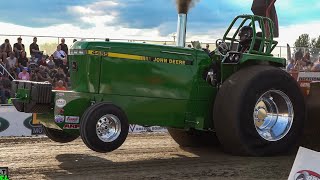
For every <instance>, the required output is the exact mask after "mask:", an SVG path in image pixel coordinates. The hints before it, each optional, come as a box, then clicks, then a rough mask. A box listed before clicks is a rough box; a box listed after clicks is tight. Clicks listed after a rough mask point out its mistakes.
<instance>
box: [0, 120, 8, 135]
mask: <svg viewBox="0 0 320 180" xmlns="http://www.w3.org/2000/svg"><path fill="white" fill-rule="evenodd" d="M9 126H10V123H9V121H7V120H5V119H3V118H0V132H3V131H5V130H6V129H8V128H9Z"/></svg>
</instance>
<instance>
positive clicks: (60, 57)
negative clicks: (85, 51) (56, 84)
mask: <svg viewBox="0 0 320 180" xmlns="http://www.w3.org/2000/svg"><path fill="white" fill-rule="evenodd" d="M53 58H54V61H55V62H54V63H55V64H56V66H58V67H60V66H61V65H62V64H63V61H67V54H66V53H65V52H64V51H62V50H61V46H60V45H58V46H57V50H56V51H55V52H54V53H53Z"/></svg>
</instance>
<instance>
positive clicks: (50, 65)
mask: <svg viewBox="0 0 320 180" xmlns="http://www.w3.org/2000/svg"><path fill="white" fill-rule="evenodd" d="M47 66H48V68H49V69H53V68H54V67H55V64H54V62H53V56H52V55H51V56H50V57H49V61H48V62H47Z"/></svg>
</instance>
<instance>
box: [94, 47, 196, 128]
mask: <svg viewBox="0 0 320 180" xmlns="http://www.w3.org/2000/svg"><path fill="white" fill-rule="evenodd" d="M167 51H170V52H172V51H175V50H173V49H166V48H163V49H161V48H155V47H148V46H142V47H131V48H123V47H112V48H111V50H110V52H108V56H104V57H102V62H101V78H100V79H101V81H100V94H103V95H104V101H108V100H111V101H112V102H113V103H115V104H120V106H121V107H123V108H124V109H125V110H126V113H127V114H128V118H129V121H130V122H132V123H137V124H141V125H165V126H167V125H176V126H179V127H180V126H181V125H182V124H184V119H185V114H186V112H188V109H187V102H188V100H189V99H191V98H192V97H193V96H192V93H196V91H197V90H196V87H195V86H194V84H193V83H194V61H195V55H194V54H192V52H193V51H190V50H189V51H188V52H186V53H185V54H188V55H185V54H183V52H181V54H173V53H167ZM180 51H181V50H180ZM109 98H110V99H109Z"/></svg>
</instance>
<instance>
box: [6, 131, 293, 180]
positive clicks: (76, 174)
mask: <svg viewBox="0 0 320 180" xmlns="http://www.w3.org/2000/svg"><path fill="white" fill-rule="evenodd" d="M0 142H1V145H2V147H1V152H0V155H1V159H0V161H1V162H0V165H1V166H6V167H9V173H10V178H11V179H111V180H113V179H116V180H118V179H130V180H132V179H157V180H158V179H166V180H167V179H213V180H215V179H217V180H224V179H237V180H238V179H287V178H288V175H289V173H290V170H291V167H292V164H293V161H294V158H295V155H291V156H280V157H267V158H248V157H235V156H230V155H226V154H224V153H222V152H221V150H220V149H218V148H216V149H206V150H205V149H187V150H182V149H181V148H179V147H178V145H177V144H175V142H174V141H173V140H172V139H171V138H170V136H168V135H166V134H157V135H151V134H147V135H143V134H140V135H129V137H128V138H127V140H126V142H125V143H124V144H123V145H122V146H121V147H120V149H118V150H116V151H114V152H112V153H109V154H99V153H96V152H93V151H91V150H89V149H88V148H87V147H86V146H85V145H84V144H83V143H82V140H81V139H78V140H76V141H74V142H72V143H68V144H64V145H62V144H58V143H54V142H51V141H50V140H49V139H47V138H9V139H0Z"/></svg>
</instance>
